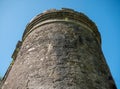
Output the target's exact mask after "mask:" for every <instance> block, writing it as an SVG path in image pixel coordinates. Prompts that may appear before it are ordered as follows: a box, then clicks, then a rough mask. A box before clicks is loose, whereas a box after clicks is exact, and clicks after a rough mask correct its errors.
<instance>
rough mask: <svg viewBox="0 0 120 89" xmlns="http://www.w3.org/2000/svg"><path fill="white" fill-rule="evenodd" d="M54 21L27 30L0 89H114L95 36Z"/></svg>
mask: <svg viewBox="0 0 120 89" xmlns="http://www.w3.org/2000/svg"><path fill="white" fill-rule="evenodd" d="M61 13H62V12H61ZM72 13H73V12H72ZM57 15H58V14H57ZM47 21H48V22H49V20H47ZM57 21H58V22H56V21H53V22H52V21H50V22H51V23H49V24H48V23H47V24H42V25H40V24H39V25H38V26H36V25H35V26H33V27H32V28H31V29H34V30H32V31H31V32H30V33H29V34H27V36H26V37H25V38H24V41H23V42H22V46H21V47H20V50H19V52H18V54H17V57H16V61H15V62H14V65H13V66H12V69H11V70H10V72H9V75H8V77H7V78H6V80H5V81H4V85H3V86H2V89H116V87H115V85H114V81H113V79H112V76H111V74H110V71H109V68H108V66H107V64H106V62H105V59H104V56H103V54H102V51H101V45H100V39H98V37H96V35H95V34H96V33H95V32H93V31H92V30H91V29H90V28H89V27H88V26H84V25H83V24H78V22H76V21H72V22H71V21H69V20H67V21H66V20H64V21H63V20H62V21H60V20H57ZM97 34H98V33H97Z"/></svg>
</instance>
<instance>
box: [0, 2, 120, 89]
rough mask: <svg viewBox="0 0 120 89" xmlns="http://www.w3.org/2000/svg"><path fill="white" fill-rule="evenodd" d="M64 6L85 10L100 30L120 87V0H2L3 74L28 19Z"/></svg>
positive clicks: (0, 43)
mask: <svg viewBox="0 0 120 89" xmlns="http://www.w3.org/2000/svg"><path fill="white" fill-rule="evenodd" d="M62 7H66V8H72V9H74V10H76V11H79V12H83V13H84V14H86V15H87V16H88V17H89V18H90V19H92V20H93V21H94V22H95V23H96V25H97V26H98V29H99V31H100V33H101V37H102V49H103V53H104V55H105V58H106V61H107V64H108V65H109V68H110V70H111V73H112V75H113V77H114V79H115V82H116V85H117V87H118V89H120V67H119V65H120V54H119V53H120V46H119V45H120V40H119V38H120V35H119V34H120V29H119V28H120V27H119V26H120V21H119V20H120V1H119V0H37V1H36V0H0V76H4V74H5V72H6V70H7V68H8V66H9V64H10V62H11V61H12V59H11V55H12V53H13V51H14V49H15V46H16V43H17V41H18V40H21V38H22V34H23V32H24V30H25V27H26V25H27V23H28V22H29V21H30V20H31V19H32V18H33V17H34V16H36V15H37V14H39V13H41V12H43V11H45V10H47V9H50V8H56V9H60V8H62Z"/></svg>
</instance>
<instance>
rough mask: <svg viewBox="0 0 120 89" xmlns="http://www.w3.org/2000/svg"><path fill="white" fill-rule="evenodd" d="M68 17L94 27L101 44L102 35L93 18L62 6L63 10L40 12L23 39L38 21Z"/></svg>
mask: <svg viewBox="0 0 120 89" xmlns="http://www.w3.org/2000/svg"><path fill="white" fill-rule="evenodd" d="M66 18H67V19H70V20H74V21H77V22H80V23H83V24H85V25H86V26H88V27H89V28H90V29H92V31H93V32H94V34H95V36H96V38H97V39H98V41H99V43H100V44H101V36H100V33H99V31H98V28H97V26H96V24H95V23H94V22H93V21H92V20H91V19H89V18H88V17H87V16H86V15H85V14H83V13H82V12H77V11H75V10H73V9H69V8H62V9H61V10H57V9H49V10H46V11H44V12H43V13H40V14H38V15H37V16H35V17H34V18H33V19H32V20H31V21H30V22H29V23H28V24H27V26H26V29H25V31H24V33H23V37H22V40H24V39H25V37H26V34H28V33H29V31H30V30H31V29H32V28H33V27H34V26H35V25H37V24H38V23H41V22H43V21H46V20H52V19H66Z"/></svg>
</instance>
